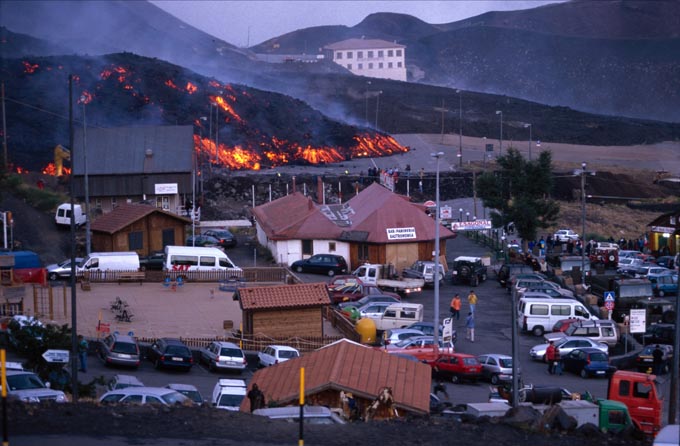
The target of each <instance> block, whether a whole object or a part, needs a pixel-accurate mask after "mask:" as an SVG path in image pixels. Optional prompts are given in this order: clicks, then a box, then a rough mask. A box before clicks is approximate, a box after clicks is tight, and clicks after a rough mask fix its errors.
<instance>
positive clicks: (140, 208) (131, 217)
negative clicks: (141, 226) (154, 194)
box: [90, 204, 191, 234]
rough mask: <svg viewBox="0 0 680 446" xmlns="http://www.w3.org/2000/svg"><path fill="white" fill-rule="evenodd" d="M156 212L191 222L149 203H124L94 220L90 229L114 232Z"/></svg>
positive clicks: (187, 222)
mask: <svg viewBox="0 0 680 446" xmlns="http://www.w3.org/2000/svg"><path fill="white" fill-rule="evenodd" d="M154 212H161V213H163V214H166V215H168V216H170V217H172V218H175V219H177V220H180V221H182V222H184V223H186V224H191V220H190V219H188V218H185V217H180V216H179V215H175V214H172V213H170V212H166V211H164V210H162V209H159V208H157V207H155V206H151V205H148V204H123V205H121V206H118V207H116V208H115V209H114V210H112V211H111V212H109V213H106V214H103V215H101V216H100V217H99V218H97V219H96V220H95V221H93V222H92V224H91V225H90V229H91V230H92V232H105V233H108V234H113V233H115V232H117V231H120V230H121V229H123V228H124V227H126V226H128V225H130V224H132V223H134V222H136V221H137V220H141V219H142V218H144V217H146V216H147V215H149V214H152V213H154Z"/></svg>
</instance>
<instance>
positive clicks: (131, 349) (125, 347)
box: [111, 342, 137, 355]
mask: <svg viewBox="0 0 680 446" xmlns="http://www.w3.org/2000/svg"><path fill="white" fill-rule="evenodd" d="M111 351H112V352H114V353H125V354H128V355H136V354H137V346H136V345H135V344H131V343H129V342H116V343H115V344H113V348H112V349H111Z"/></svg>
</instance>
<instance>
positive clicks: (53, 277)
mask: <svg viewBox="0 0 680 446" xmlns="http://www.w3.org/2000/svg"><path fill="white" fill-rule="evenodd" d="M47 277H48V279H50V280H58V279H59V275H58V274H57V273H50V275H49V276H47Z"/></svg>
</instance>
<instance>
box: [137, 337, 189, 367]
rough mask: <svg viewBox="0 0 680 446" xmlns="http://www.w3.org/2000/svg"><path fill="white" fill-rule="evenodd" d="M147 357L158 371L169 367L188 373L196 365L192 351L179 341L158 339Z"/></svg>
mask: <svg viewBox="0 0 680 446" xmlns="http://www.w3.org/2000/svg"><path fill="white" fill-rule="evenodd" d="M147 356H148V357H149V360H150V361H151V362H153V365H154V367H156V368H157V369H160V368H164V367H167V368H177V369H182V370H185V371H187V372H188V371H189V370H191V367H192V366H193V365H194V356H193V354H192V353H191V350H190V349H189V347H187V346H186V345H185V344H184V343H183V342H182V341H180V340H179V339H173V338H161V339H158V340H157V341H156V342H154V343H153V344H152V345H151V347H150V348H149V351H148V354H147Z"/></svg>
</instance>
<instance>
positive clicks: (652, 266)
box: [635, 263, 671, 279]
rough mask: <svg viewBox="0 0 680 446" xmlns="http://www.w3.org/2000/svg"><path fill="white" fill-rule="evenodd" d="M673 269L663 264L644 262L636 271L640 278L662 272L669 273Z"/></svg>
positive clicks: (636, 275) (637, 276)
mask: <svg viewBox="0 0 680 446" xmlns="http://www.w3.org/2000/svg"><path fill="white" fill-rule="evenodd" d="M669 273H671V270H669V269H668V268H664V267H662V266H656V263H643V264H642V265H640V266H638V268H637V270H636V271H635V277H636V278H638V279H646V278H648V276H649V275H652V276H658V275H660V274H669Z"/></svg>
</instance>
